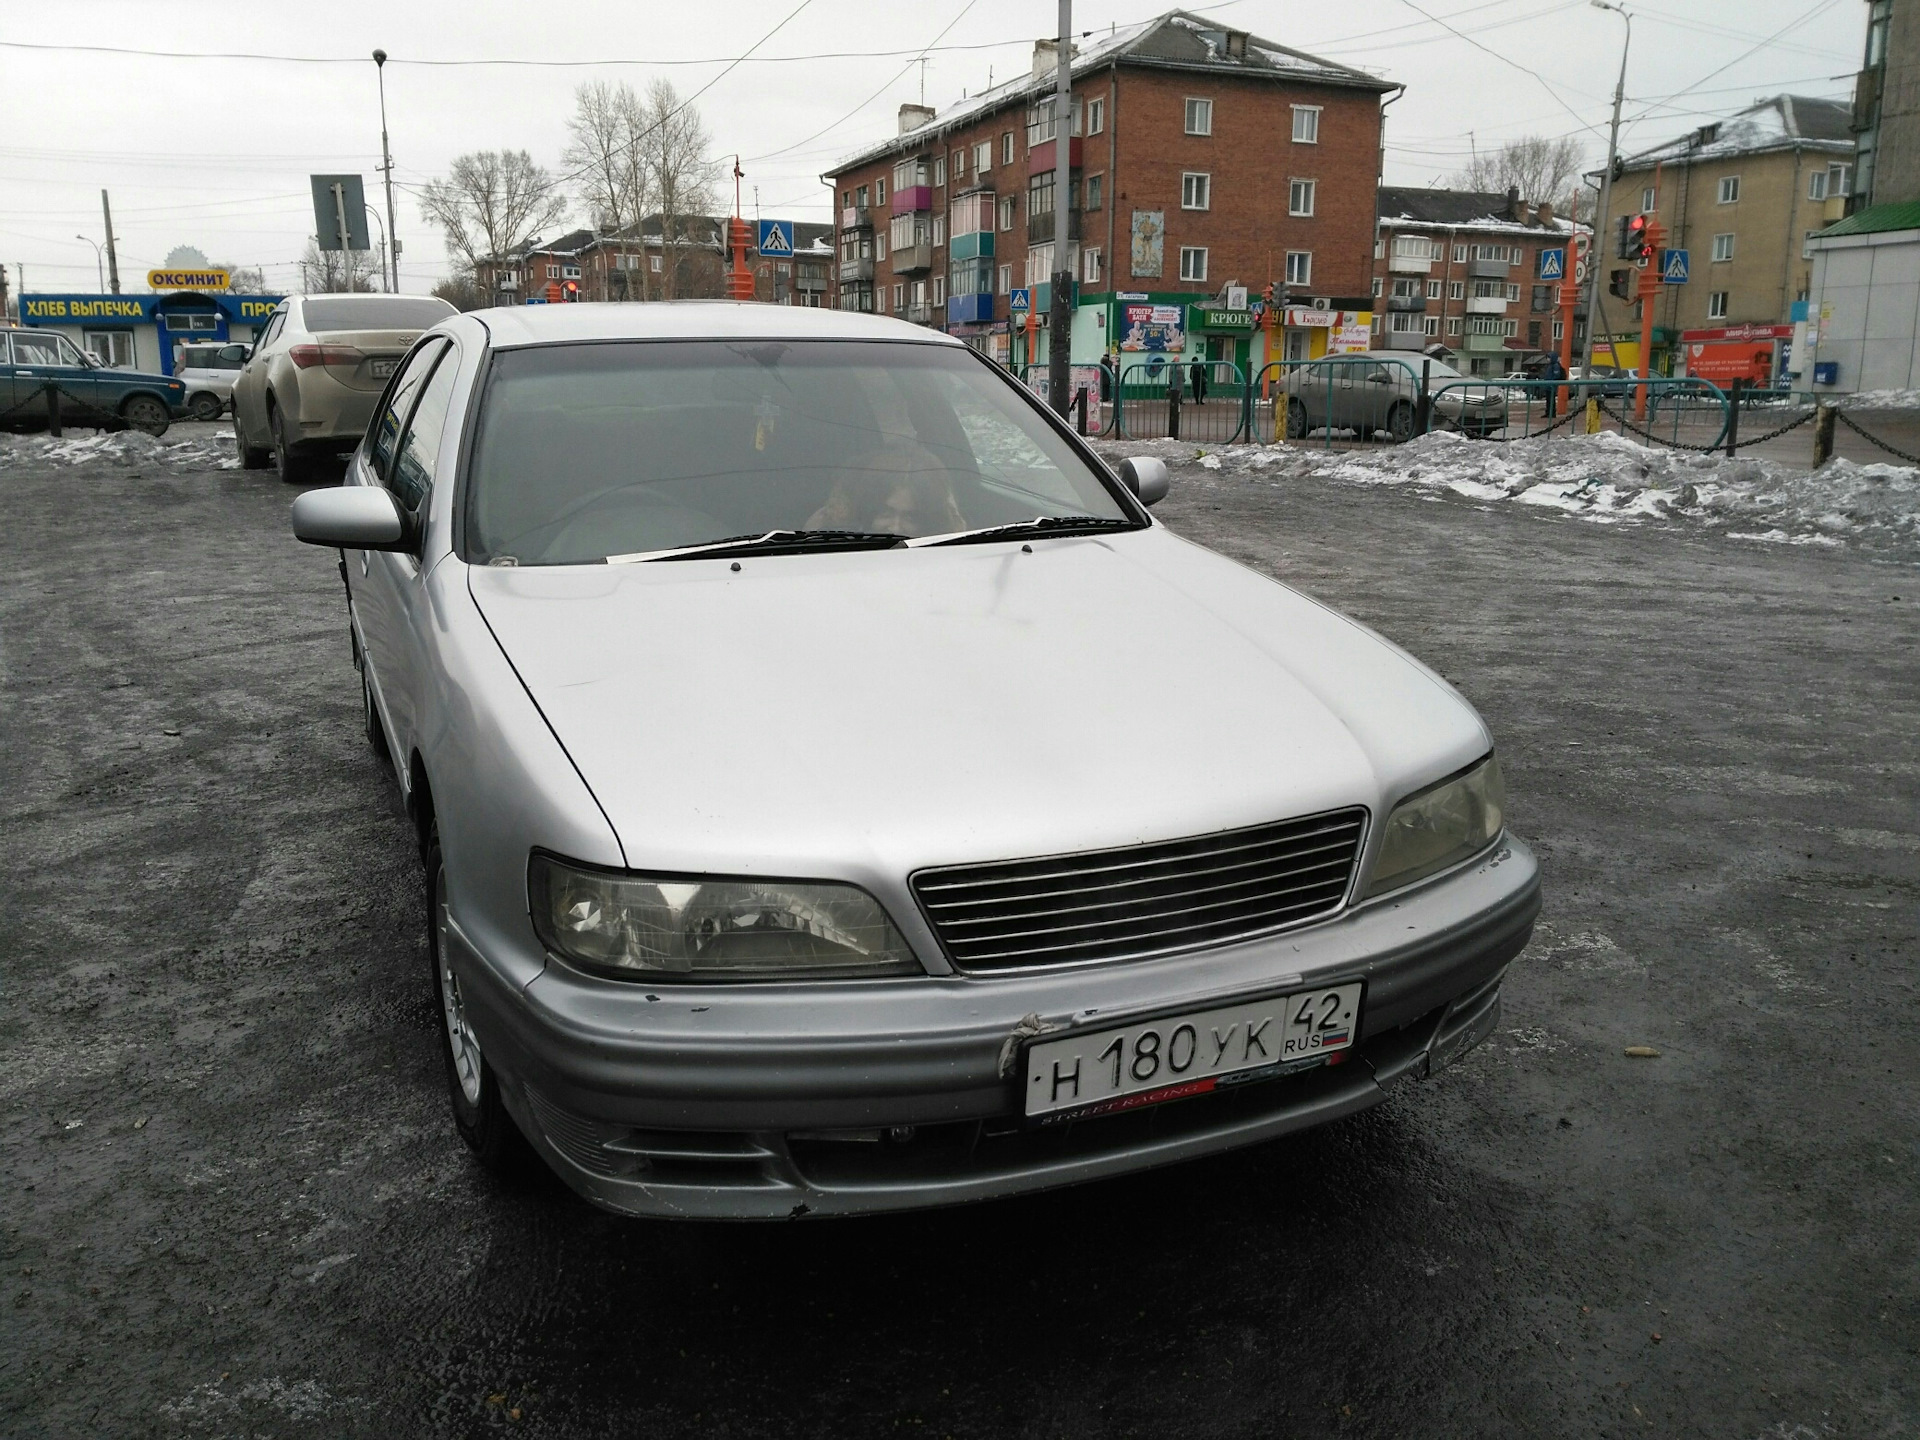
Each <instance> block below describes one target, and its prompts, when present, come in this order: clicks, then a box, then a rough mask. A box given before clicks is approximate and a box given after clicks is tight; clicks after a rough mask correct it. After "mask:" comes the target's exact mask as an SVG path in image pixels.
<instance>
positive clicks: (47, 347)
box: [13, 330, 60, 365]
mask: <svg viewBox="0 0 1920 1440" xmlns="http://www.w3.org/2000/svg"><path fill="white" fill-rule="evenodd" d="M13 363H14V364H16V365H58V364H59V363H60V345H59V343H58V338H57V337H56V336H53V335H29V334H28V333H27V332H26V331H24V330H16V331H14V332H13Z"/></svg>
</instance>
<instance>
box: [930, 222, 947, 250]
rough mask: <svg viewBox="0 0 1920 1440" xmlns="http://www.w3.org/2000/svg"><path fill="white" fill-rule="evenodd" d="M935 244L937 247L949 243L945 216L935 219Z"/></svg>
mask: <svg viewBox="0 0 1920 1440" xmlns="http://www.w3.org/2000/svg"><path fill="white" fill-rule="evenodd" d="M933 243H934V244H936V245H944V244H946V243H947V217H946V216H944V215H936V216H934V217H933Z"/></svg>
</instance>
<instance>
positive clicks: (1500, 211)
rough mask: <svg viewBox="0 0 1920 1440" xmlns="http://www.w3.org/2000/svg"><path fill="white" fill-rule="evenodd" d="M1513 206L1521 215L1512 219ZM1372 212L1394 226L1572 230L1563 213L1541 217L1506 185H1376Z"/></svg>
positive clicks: (1496, 230)
mask: <svg viewBox="0 0 1920 1440" xmlns="http://www.w3.org/2000/svg"><path fill="white" fill-rule="evenodd" d="M1516 211H1518V212H1519V213H1520V214H1521V215H1524V216H1525V218H1524V219H1521V218H1517V217H1516V213H1515V212H1516ZM1376 213H1377V214H1378V215H1379V217H1380V224H1381V225H1383V226H1386V227H1389V228H1392V229H1397V230H1482V231H1489V232H1493V233H1498V234H1503V235H1512V234H1531V235H1534V236H1537V237H1544V236H1551V235H1568V234H1571V233H1572V231H1573V222H1572V221H1571V220H1569V219H1568V218H1567V217H1566V216H1564V215H1555V216H1554V217H1553V218H1552V219H1550V220H1545V221H1542V220H1541V219H1540V218H1539V207H1538V206H1536V205H1533V204H1530V203H1528V202H1526V201H1524V200H1522V199H1521V198H1520V196H1519V193H1518V192H1517V191H1511V190H1510V191H1508V192H1506V193H1505V194H1502V193H1501V192H1499V191H1497V190H1419V189H1411V188H1408V187H1405V186H1397V185H1382V186H1381V187H1380V198H1379V205H1378V210H1377V212H1376Z"/></svg>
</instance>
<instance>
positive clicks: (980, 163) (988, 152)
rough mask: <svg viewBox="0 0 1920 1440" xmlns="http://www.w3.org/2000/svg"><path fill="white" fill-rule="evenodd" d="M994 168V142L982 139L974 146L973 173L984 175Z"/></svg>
mask: <svg viewBox="0 0 1920 1440" xmlns="http://www.w3.org/2000/svg"><path fill="white" fill-rule="evenodd" d="M991 169H993V142H992V141H991V140H982V141H981V142H980V143H979V144H978V145H975V146H974V147H973V173H974V174H976V175H984V174H986V173H987V172H988V171H989V170H991Z"/></svg>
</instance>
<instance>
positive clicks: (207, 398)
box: [187, 390, 226, 420]
mask: <svg viewBox="0 0 1920 1440" xmlns="http://www.w3.org/2000/svg"><path fill="white" fill-rule="evenodd" d="M187 409H188V410H190V411H192V412H193V418H194V419H196V420H218V419H219V418H220V412H221V411H222V410H224V409H226V406H224V405H222V404H221V403H220V397H219V396H218V395H216V394H214V393H213V392H212V391H211V390H202V391H201V392H200V393H199V394H198V395H195V396H194V397H193V398H192V399H191V400H189V401H188V402H187Z"/></svg>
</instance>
